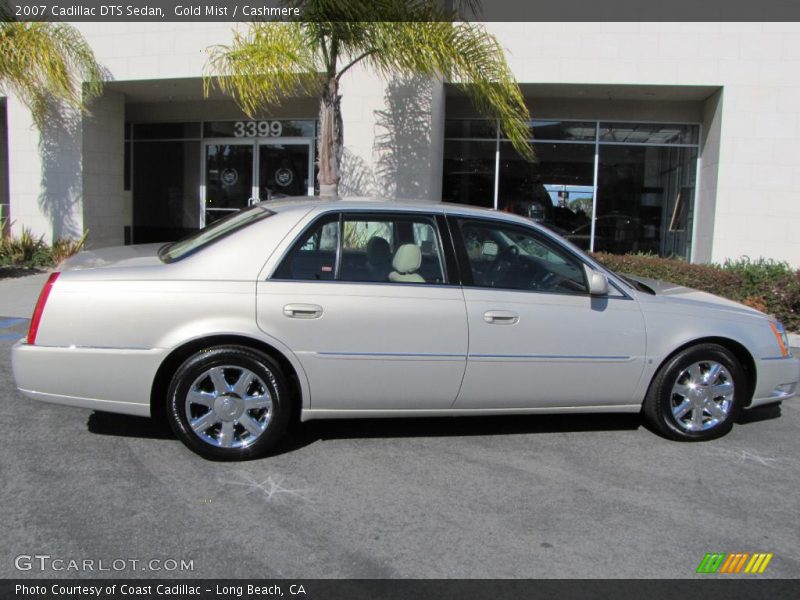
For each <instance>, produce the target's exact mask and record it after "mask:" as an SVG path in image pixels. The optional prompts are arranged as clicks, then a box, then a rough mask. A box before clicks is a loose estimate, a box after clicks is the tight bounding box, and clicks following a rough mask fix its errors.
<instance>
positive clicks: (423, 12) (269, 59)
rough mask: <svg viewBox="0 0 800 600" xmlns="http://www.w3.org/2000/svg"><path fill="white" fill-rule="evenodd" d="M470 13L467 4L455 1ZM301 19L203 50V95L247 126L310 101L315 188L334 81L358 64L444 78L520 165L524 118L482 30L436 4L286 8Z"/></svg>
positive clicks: (329, 169) (325, 187)
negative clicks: (220, 96) (230, 105)
mask: <svg viewBox="0 0 800 600" xmlns="http://www.w3.org/2000/svg"><path fill="white" fill-rule="evenodd" d="M465 2H467V4H469V5H473V4H474V0H465ZM287 4H289V5H292V6H297V7H298V8H300V14H301V15H302V19H303V21H302V22H301V21H294V22H288V23H287V22H283V23H279V22H260V23H252V24H250V25H249V27H248V28H247V29H246V31H244V32H239V31H235V32H234V36H233V41H232V43H231V44H230V45H219V46H213V47H212V48H210V49H209V53H210V56H209V61H208V64H207V68H206V71H207V72H206V78H205V89H206V94H208V92H209V90H210V88H211V87H212V86H215V85H216V86H218V87H219V88H220V89H221V90H222V91H223V92H225V93H228V94H230V95H232V96H233V97H234V99H235V100H236V102H237V103H238V104H239V106H240V107H241V109H242V110H243V111H244V112H245V113H246V114H247V115H248V116H250V117H251V118H252V117H255V116H256V115H257V114H259V113H260V112H262V111H263V110H264V109H265V108H268V107H269V106H275V105H278V104H280V103H281V101H282V99H284V98H286V97H290V96H293V95H297V94H309V95H312V96H317V97H318V98H319V100H320V110H319V125H320V127H319V182H320V191H321V193H322V194H323V195H336V194H337V191H338V184H339V178H340V166H341V161H342V153H343V150H344V136H343V129H342V114H341V108H340V102H341V96H340V94H339V83H340V81H341V78H342V76H343V75H344V74H345V73H347V72H348V71H349V70H350V69H352V68H353V67H354V66H355V65H357V64H359V63H363V64H364V65H366V66H367V67H369V68H371V69H373V70H374V71H375V72H377V73H378V74H380V75H381V76H385V77H386V76H393V75H400V76H414V75H417V76H419V75H422V76H429V77H432V78H433V77H446V78H447V79H448V80H449V81H453V82H455V83H457V84H459V85H460V86H461V87H462V89H463V90H464V92H465V93H466V94H467V95H468V96H469V97H470V98H471V100H472V102H473V104H474V105H475V107H476V108H477V109H478V110H479V111H480V113H481V114H483V115H484V116H486V117H489V118H492V119H497V120H498V121H499V124H500V129H501V131H502V132H503V133H504V135H505V136H506V137H508V138H509V139H510V140H511V142H512V144H513V145H514V147H515V148H516V149H517V151H518V152H520V153H521V154H522V155H523V156H525V157H526V158H532V157H533V150H532V148H531V146H530V144H529V143H528V138H529V130H528V127H527V124H526V121H527V119H528V118H529V114H528V110H527V108H526V106H525V103H524V101H523V98H522V93H521V92H520V89H519V86H518V85H517V82H516V80H515V79H514V76H513V74H512V73H511V70H510V69H509V67H508V64H507V63H506V60H505V56H504V53H503V49H502V47H501V46H500V44H499V42H498V41H497V39H496V38H495V37H494V36H493V35H491V34H490V33H488V32H487V31H486V30H485V29H484V27H483V26H481V25H479V24H475V23H465V22H455V18H456V13H455V12H450V11H446V10H444V9H442V8H440V5H441V4H442V3H440V2H437V1H436V0H288V1H287Z"/></svg>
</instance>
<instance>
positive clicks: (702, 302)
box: [625, 275, 765, 316]
mask: <svg viewBox="0 0 800 600" xmlns="http://www.w3.org/2000/svg"><path fill="white" fill-rule="evenodd" d="M625 276H626V277H627V278H628V279H634V280H636V281H638V282H640V283H643V284H644V285H646V286H647V287H649V288H650V289H652V290H653V291H654V292H655V294H656V296H657V297H659V298H663V299H664V300H667V301H668V302H675V303H676V304H684V305H687V306H689V305H691V306H695V307H706V308H713V309H725V310H729V311H733V312H739V313H745V314H750V315H758V316H765V315H764V313H762V312H760V311H758V310H756V309H754V308H750V307H749V306H745V305H744V304H741V303H739V302H734V301H733V300H728V299H727V298H721V297H720V296H715V295H714V294H709V293H707V292H701V291H700V290H695V289H692V288H688V287H684V286H682V285H675V284H674V283H669V282H668V281H660V280H656V279H647V278H646V277H638V276H633V275H625Z"/></svg>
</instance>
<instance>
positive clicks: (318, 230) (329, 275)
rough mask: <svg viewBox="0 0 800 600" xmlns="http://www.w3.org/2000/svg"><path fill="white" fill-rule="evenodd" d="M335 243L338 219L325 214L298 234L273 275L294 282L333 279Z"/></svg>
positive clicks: (337, 238)
mask: <svg viewBox="0 0 800 600" xmlns="http://www.w3.org/2000/svg"><path fill="white" fill-rule="evenodd" d="M338 246H339V218H338V216H337V215H329V216H326V217H324V218H323V219H322V220H320V221H317V222H316V223H314V224H313V225H312V226H311V228H309V229H307V230H306V231H305V232H304V233H302V234H301V235H300V237H299V238H298V239H297V241H296V242H295V243H294V245H293V246H292V249H291V250H290V251H289V253H288V254H287V255H286V257H285V258H284V259H283V261H282V262H281V264H280V266H278V268H277V269H276V270H275V274H274V275H273V277H274V278H275V279H293V280H296V281H325V280H330V279H333V278H334V276H335V272H336V253H337V249H338Z"/></svg>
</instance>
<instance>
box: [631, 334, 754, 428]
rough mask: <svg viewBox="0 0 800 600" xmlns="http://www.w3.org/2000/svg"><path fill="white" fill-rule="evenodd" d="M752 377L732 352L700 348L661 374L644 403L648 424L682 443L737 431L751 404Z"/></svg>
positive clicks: (675, 360)
mask: <svg viewBox="0 0 800 600" xmlns="http://www.w3.org/2000/svg"><path fill="white" fill-rule="evenodd" d="M746 377H747V376H746V374H745V373H744V371H743V370H742V367H741V365H740V364H739V361H738V360H737V359H736V357H735V356H734V355H733V353H731V352H730V351H729V350H728V349H727V348H724V347H723V346H720V345H718V344H698V345H697V346H691V347H689V348H686V349H684V350H682V351H681V352H678V353H677V354H676V355H675V356H673V357H672V358H670V359H669V360H668V361H667V362H666V363H665V364H664V365H663V366H662V367H661V368H660V369H659V371H658V373H657V374H656V376H655V378H654V379H653V382H652V384H651V385H650V390H649V391H648V393H647V397H646V398H645V402H644V408H643V410H644V415H645V418H646V419H647V420H648V422H649V423H650V424H651V425H652V426H653V427H654V428H655V429H656V430H657V431H659V432H660V433H662V434H663V435H664V436H666V437H668V438H670V439H673V440H680V441H704V440H711V439H714V438H718V437H721V436H723V435H725V434H726V433H728V432H729V431H730V430H731V429H732V428H733V423H734V421H735V420H736V417H737V416H738V415H739V413H740V411H741V409H742V404H743V402H744V400H745V393H746V392H745V389H746V388H747V385H746Z"/></svg>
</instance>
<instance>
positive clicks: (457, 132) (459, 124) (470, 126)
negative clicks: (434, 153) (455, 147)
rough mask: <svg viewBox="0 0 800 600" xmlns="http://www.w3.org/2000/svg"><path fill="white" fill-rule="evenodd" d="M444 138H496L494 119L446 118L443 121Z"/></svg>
mask: <svg viewBox="0 0 800 600" xmlns="http://www.w3.org/2000/svg"><path fill="white" fill-rule="evenodd" d="M444 137H445V138H483V139H489V140H495V139H497V129H496V127H495V121H490V120H486V119H447V120H445V122H444Z"/></svg>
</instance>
